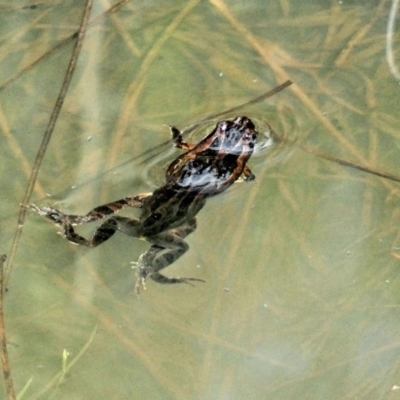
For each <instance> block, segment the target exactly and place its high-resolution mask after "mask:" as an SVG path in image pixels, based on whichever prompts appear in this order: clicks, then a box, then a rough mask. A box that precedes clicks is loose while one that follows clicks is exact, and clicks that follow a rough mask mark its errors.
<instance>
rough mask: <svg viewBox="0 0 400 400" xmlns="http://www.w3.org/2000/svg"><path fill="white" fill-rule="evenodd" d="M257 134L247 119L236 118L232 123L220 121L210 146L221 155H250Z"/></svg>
mask: <svg viewBox="0 0 400 400" xmlns="http://www.w3.org/2000/svg"><path fill="white" fill-rule="evenodd" d="M257 136H258V132H257V131H256V129H255V126H254V124H253V122H252V121H251V120H250V119H249V118H247V117H237V118H235V119H234V120H233V121H221V122H219V123H218V124H217V126H216V128H215V130H214V137H215V140H214V142H213V144H212V146H211V148H212V150H215V151H217V152H219V153H222V154H235V155H240V154H244V153H248V154H251V153H252V152H253V149H254V146H255V144H256V140H257Z"/></svg>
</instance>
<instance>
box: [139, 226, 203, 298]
mask: <svg viewBox="0 0 400 400" xmlns="http://www.w3.org/2000/svg"><path fill="white" fill-rule="evenodd" d="M195 229H196V219H195V218H193V219H192V220H190V221H189V222H188V223H186V224H185V225H183V226H182V227H179V228H178V229H173V230H171V231H168V232H163V233H161V234H158V235H156V236H154V237H148V238H146V239H147V240H148V241H149V242H150V243H153V245H152V246H151V247H150V249H149V250H148V251H146V253H144V254H142V255H141V256H140V257H139V260H138V270H139V273H138V275H139V278H138V280H137V282H136V286H135V289H136V293H138V292H139V289H140V285H143V286H144V282H145V279H146V278H147V277H149V278H151V279H153V280H154V281H156V282H158V283H163V284H173V283H188V284H191V282H192V281H197V282H204V280H203V279H197V278H180V277H173V278H168V277H166V276H165V275H163V274H161V273H160V271H161V270H162V269H164V268H166V267H168V266H169V265H171V264H172V263H174V262H175V261H176V260H177V259H178V258H179V257H181V256H182V255H183V254H184V253H186V251H187V250H188V249H189V245H188V244H187V243H186V242H185V241H184V240H183V238H185V237H186V236H187V235H189V234H190V233H192V232H193V231H194V230H195ZM160 253H161V254H160ZM144 287H145V286H144Z"/></svg>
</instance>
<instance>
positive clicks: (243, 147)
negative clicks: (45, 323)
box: [29, 116, 259, 294]
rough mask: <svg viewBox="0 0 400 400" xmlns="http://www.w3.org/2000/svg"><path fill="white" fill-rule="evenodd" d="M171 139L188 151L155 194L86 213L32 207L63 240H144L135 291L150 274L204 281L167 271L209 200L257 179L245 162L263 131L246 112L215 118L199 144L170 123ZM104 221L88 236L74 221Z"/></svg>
mask: <svg viewBox="0 0 400 400" xmlns="http://www.w3.org/2000/svg"><path fill="white" fill-rule="evenodd" d="M168 127H169V129H170V133H171V138H172V143H173V145H174V146H175V147H177V148H179V149H182V150H184V151H185V152H184V153H183V154H181V155H180V156H178V157H177V158H176V159H175V160H173V161H172V162H171V164H170V165H169V166H168V168H167V169H166V172H165V179H164V184H163V185H161V186H160V187H159V188H157V189H156V190H154V192H152V193H142V194H138V195H135V196H128V197H125V198H123V199H120V200H117V201H113V202H111V203H108V204H103V205H101V206H98V207H95V208H94V209H92V210H91V211H89V212H88V213H87V214H84V215H69V214H64V213H63V212H61V211H60V210H58V209H55V208H52V207H47V206H45V207H39V206H37V205H35V204H31V205H29V208H30V209H31V210H33V211H35V212H36V213H38V214H39V215H41V216H43V217H45V218H46V219H48V220H50V221H52V222H53V223H54V224H56V225H58V226H59V227H61V229H62V235H63V236H64V238H65V239H67V240H68V241H69V242H71V243H73V244H75V245H81V246H86V247H92V248H93V247H97V246H99V245H100V244H102V243H104V242H105V241H107V240H108V239H110V238H111V237H112V236H113V235H114V234H115V233H116V232H122V233H124V234H126V235H129V236H132V237H136V238H140V239H144V240H146V241H147V242H149V244H150V248H149V249H148V250H147V251H146V252H145V253H143V254H142V255H141V256H140V257H139V259H138V261H137V263H136V266H137V275H138V279H137V281H136V284H135V291H136V293H137V294H139V291H140V288H141V287H143V288H144V289H145V288H146V283H145V282H146V279H147V278H151V279H152V280H153V281H155V282H157V283H160V284H177V283H187V284H190V285H193V282H204V280H203V279H199V278H185V277H167V276H166V275H164V274H163V273H162V272H163V270H164V269H165V268H166V267H168V266H170V265H171V264H173V263H174V262H175V261H177V260H178V259H179V258H180V257H181V256H182V255H183V254H185V253H186V252H187V251H188V249H189V245H188V243H187V242H186V240H185V239H186V237H187V236H188V235H190V234H191V233H192V232H194V231H195V230H196V227H197V214H198V212H199V211H200V210H201V209H202V208H203V207H204V205H205V203H206V200H207V199H208V198H210V197H213V196H216V195H218V194H220V193H222V192H224V191H225V190H226V189H228V188H229V187H230V186H232V184H233V183H235V182H236V181H238V180H239V179H240V178H242V179H243V180H244V181H253V180H254V179H255V175H254V174H253V173H252V172H251V170H250V168H249V167H248V166H247V161H248V160H249V158H250V157H251V156H252V154H253V152H254V149H255V145H256V142H257V137H258V136H259V133H258V131H257V129H256V127H255V125H254V123H253V122H252V121H251V119H250V118H248V117H246V116H241V117H236V118H234V119H227V120H223V121H219V122H217V124H216V126H215V128H214V129H213V130H212V132H211V133H209V134H208V135H207V136H205V137H204V138H203V139H202V140H200V142H198V143H197V144H194V143H190V142H186V141H185V140H184V138H183V133H182V132H181V131H180V130H179V129H178V128H177V127H176V126H168ZM127 207H134V208H138V209H140V215H139V217H138V218H131V217H124V216H120V215H116V214H117V213H118V212H119V211H121V210H122V209H124V208H127ZM99 220H104V221H103V222H102V223H101V224H100V225H99V226H98V227H97V228H96V229H95V231H94V233H93V235H92V237H91V238H90V239H87V238H85V237H83V236H81V235H80V234H79V233H77V232H76V231H75V229H74V227H75V226H77V225H81V224H85V223H89V222H94V221H99Z"/></svg>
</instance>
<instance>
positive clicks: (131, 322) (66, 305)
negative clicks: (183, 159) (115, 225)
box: [0, 0, 400, 399]
mask: <svg viewBox="0 0 400 400" xmlns="http://www.w3.org/2000/svg"><path fill="white" fill-rule="evenodd" d="M391 6H392V4H391V2H387V1H380V2H370V3H368V4H355V3H354V2H353V3H349V2H332V3H331V2H330V3H323V2H313V1H308V2H302V3H301V4H300V3H296V2H293V1H292V2H290V1H280V2H261V1H260V2H252V3H246V4H245V3H242V2H241V3H240V2H235V1H233V2H232V1H231V2H229V3H227V2H224V1H222V0H212V1H210V2H201V1H199V0H191V1H188V2H184V1H182V2H181V1H178V0H170V1H164V2H162V4H161V3H160V2H159V4H158V3H157V4H154V5H153V4H150V3H149V4H148V3H146V5H143V4H133V3H132V2H127V3H126V4H123V3H121V7H120V8H119V9H118V10H116V11H115V12H114V13H112V14H110V15H108V16H106V17H104V18H102V19H99V20H96V22H95V23H94V24H93V25H92V26H91V28H90V29H89V32H88V35H87V38H86V39H85V43H84V49H83V53H82V55H81V57H80V59H79V63H78V67H77V71H76V75H75V77H74V84H73V87H72V88H71V90H70V91H69V93H68V96H67V99H66V103H65V105H64V107H63V110H62V113H61V115H60V117H59V119H58V121H57V125H56V131H55V133H54V136H53V137H52V140H51V142H50V145H49V147H48V149H47V153H46V156H45V159H44V162H43V164H42V166H41V172H40V176H39V180H38V182H37V184H36V186H35V192H34V197H33V198H32V202H35V203H40V205H45V204H50V205H53V206H56V207H59V208H62V209H63V211H65V212H69V213H77V214H82V213H85V212H87V211H89V210H90V209H91V208H93V207H94V206H96V205H98V204H103V203H106V202H109V201H112V200H116V199H118V198H122V197H124V196H128V195H134V194H138V193H142V192H148V191H152V190H153V189H154V187H155V186H158V185H159V184H160V183H161V182H162V180H163V175H164V170H165V166H166V165H168V164H169V163H170V162H171V160H172V159H173V158H175V157H176V155H177V154H178V153H177V152H178V150H176V149H171V145H170V142H169V133H168V129H167V128H165V127H163V124H169V125H176V126H177V127H179V128H181V129H183V128H184V127H185V126H190V125H192V124H195V123H196V122H198V121H201V120H202V119H203V118H205V117H207V116H209V115H214V114H216V113H218V112H221V111H222V110H226V109H230V108H231V107H233V106H235V105H237V104H241V103H244V102H246V101H248V100H250V99H252V98H255V97H257V96H259V95H260V94H262V93H264V92H266V91H267V90H269V89H270V88H272V87H274V86H275V85H277V84H279V83H281V82H283V81H285V80H286V79H291V80H292V81H293V82H294V84H293V85H292V86H291V87H290V88H288V89H286V90H284V91H283V92H281V93H279V94H277V95H275V96H273V97H271V98H269V99H268V100H267V101H264V102H260V103H257V104H253V105H250V106H248V107H245V108H244V109H243V110H240V111H238V112H237V114H236V113H235V115H227V116H224V117H223V118H231V117H233V116H236V115H247V116H248V117H250V118H251V119H252V120H254V121H255V123H256V125H257V127H258V129H259V130H260V131H261V132H268V131H269V128H268V125H267V124H269V125H270V126H271V127H272V128H273V130H274V131H275V132H276V134H277V135H279V137H280V138H284V139H285V140H282V141H280V142H277V141H276V140H275V141H274V143H273V145H272V146H271V147H269V146H266V144H267V143H269V139H268V138H267V137H263V138H262V140H261V141H260V143H259V146H260V147H259V149H261V150H260V151H258V152H257V153H256V154H255V155H254V156H253V157H252V158H251V160H250V163H249V165H250V168H251V170H252V171H253V172H254V174H255V175H256V180H255V182H243V183H240V184H237V185H234V187H233V188H231V189H230V190H229V191H227V192H226V193H224V194H223V195H221V196H218V197H216V198H214V199H211V200H210V201H209V202H208V203H207V205H206V206H205V207H204V209H203V210H202V212H201V213H199V218H198V229H197V230H196V232H195V233H193V234H192V235H191V236H189V238H188V242H189V244H190V250H189V251H188V252H187V253H186V254H185V256H184V257H182V258H181V259H180V260H179V262H177V263H176V264H174V266H171V268H169V269H170V271H168V272H170V274H171V275H182V276H191V275H192V273H193V272H195V275H196V276H200V277H201V278H203V279H205V280H206V283H205V284H203V285H197V286H196V287H195V288H193V287H190V286H188V285H185V286H184V287H182V286H179V287H172V288H171V287H163V286H162V287H160V285H152V284H151V283H149V284H148V289H147V291H146V292H144V293H142V294H141V297H140V298H137V297H135V296H134V294H133V286H134V282H135V278H136V277H135V271H134V270H132V269H131V268H130V264H129V262H130V261H133V260H136V259H137V257H138V256H139V255H140V254H142V253H143V252H144V251H146V250H147V248H148V244H147V243H145V242H143V241H139V240H133V239H132V238H130V237H126V236H125V235H118V234H117V235H115V237H114V238H113V239H111V240H110V241H108V242H107V243H106V244H103V245H102V246H99V247H98V248H96V249H82V248H80V247H76V246H72V245H71V244H69V243H67V242H66V241H65V240H63V239H62V238H60V237H59V235H57V234H56V230H55V229H54V227H53V226H51V225H50V224H48V223H46V221H42V220H41V219H38V218H37V217H36V216H34V215H31V214H30V215H29V216H28V219H27V222H26V224H25V227H24V232H23V236H22V239H21V243H20V247H19V250H18V253H17V258H16V260H15V268H14V270H13V274H12V276H11V280H10V283H9V291H8V292H7V293H6V295H5V302H6V304H5V315H6V327H7V334H8V343H9V353H10V358H11V365H12V374H13V378H14V384H15V386H16V391H17V392H19V391H21V390H22V388H23V387H24V385H25V384H26V383H27V382H29V380H30V378H32V381H31V383H30V384H29V387H28V389H27V392H26V393H25V395H24V397H23V398H35V397H34V396H35V393H39V392H41V391H42V390H46V395H47V394H49V395H50V396H53V397H54V398H59V399H64V398H65V399H71V398H87V399H90V398H104V397H107V398H108V397H109V398H150V397H151V398H163V399H168V398H171V399H172V398H174V399H176V398H182V399H187V398H204V399H209V398H228V397H229V398H235V399H242V398H265V396H267V397H268V398H274V399H290V398H296V399H297V398H303V397H304V393H307V396H308V397H310V398H316V399H319V398H321V399H343V398H345V399H354V398H362V399H376V398H396V396H397V395H398V393H399V392H398V388H399V387H400V376H399V365H398V360H399V350H398V349H399V346H398V332H399V325H400V321H399V316H398V308H399V294H398V293H399V290H398V288H399V284H400V277H399V273H398V263H399V259H398V253H399V251H398V248H399V246H400V244H399V240H400V238H399V233H398V232H399V230H398V223H397V221H398V220H399V217H400V215H399V210H400V208H399V207H398V197H399V189H398V184H397V183H394V182H390V181H388V180H385V179H382V178H378V177H376V176H373V175H371V174H366V173H364V172H361V171H358V170H355V169H354V168H348V167H345V166H343V165H339V164H338V163H333V162H331V161H329V160H326V159H325V160H323V159H321V158H318V157H315V156H314V155H312V154H309V153H306V152H304V151H301V148H303V147H302V146H308V147H309V148H312V149H317V150H318V151H321V152H324V153H325V154H330V155H332V156H334V157H339V158H341V159H344V160H348V161H350V162H353V163H356V164H360V165H364V166H367V167H369V168H374V169H376V170H379V171H385V172H387V173H391V174H393V175H395V176H397V175H400V172H399V168H398V151H399V146H398V132H399V126H400V121H399V118H398V104H399V100H398V96H399V93H398V85H397V82H396V81H395V80H394V77H393V76H392V74H391V72H390V70H389V68H388V66H387V62H386V57H385V56H386V53H385V45H386V43H385V37H384V36H383V34H382V33H383V31H382V27H383V26H386V25H387V22H388V15H389V9H390V7H391ZM103 7H107V6H106V5H105V3H104V4H103V3H102V2H99V3H96V5H95V9H94V11H93V18H95V17H96V16H98V15H100V14H101V13H102V12H103V11H104V10H105V9H103ZM5 11H6V12H4V13H3V14H2V17H1V18H3V20H5V19H7V24H0V31H1V32H2V34H3V38H4V39H5V40H4V41H3V42H2V44H1V48H2V51H1V54H3V60H2V70H1V78H0V80H1V81H0V88H1V91H0V100H1V102H0V129H1V132H2V134H3V136H4V139H5V140H4V146H2V148H1V150H0V151H1V152H2V159H3V160H6V161H7V162H4V163H2V165H0V168H1V174H2V178H3V180H2V183H3V186H2V187H3V190H2V192H1V193H0V196H1V201H0V211H1V214H0V215H1V221H2V238H3V240H2V243H3V245H4V247H3V250H2V252H1V253H7V252H8V251H9V250H8V249H9V248H10V243H11V239H12V237H13V233H14V230H15V226H16V220H17V219H16V218H17V212H18V204H19V202H20V201H21V199H22V196H23V193H24V190H25V185H26V182H27V176H29V173H30V169H31V165H32V160H34V158H35V156H36V152H37V149H38V147H39V144H40V142H41V140H42V134H43V132H44V130H45V127H46V125H47V122H48V120H49V113H50V110H51V109H52V107H53V105H54V101H55V99H56V96H57V93H58V90H59V87H60V85H61V82H62V79H63V76H64V72H65V66H66V65H67V63H68V61H69V57H70V53H71V47H72V41H71V40H69V41H68V40H67V41H66V42H65V43H66V45H64V46H61V47H60V48H59V49H58V50H56V51H55V52H54V53H53V54H52V55H51V56H49V57H45V58H43V60H42V61H40V62H38V64H36V65H35V66H34V67H30V65H31V64H32V63H33V62H34V61H35V60H36V59H38V58H39V57H41V56H42V55H43V54H45V53H46V52H48V51H49V50H51V49H52V48H53V47H54V46H55V45H57V44H58V43H60V42H62V40H64V39H65V38H67V37H72V35H73V33H74V32H75V31H76V29H77V26H78V24H79V21H80V16H81V13H82V4H76V2H68V1H67V2H53V3H52V4H50V5H43V4H37V6H36V7H35V8H18V7H17V8H9V9H7V10H5ZM99 37H100V38H101V41H100V42H99ZM392 39H393V40H392V47H393V48H394V51H395V50H396V48H397V47H398V43H397V42H396V35H394V36H393V37H392ZM99 43H101V45H99ZM93 66H95V67H96V68H93ZM21 71H24V72H23V73H21V74H20V75H18V74H19V73H20V72H21ZM93 71H96V72H95V75H96V76H93V73H94V72H93ZM13 77H15V79H13ZM10 79H11V81H10ZM5 82H11V83H7V85H4V83H5ZM93 82H96V85H95V87H93V85H90V83H93ZM88 84H89V86H88ZM93 88H94V89H96V91H94V90H93ZM91 97H93V99H92V100H93V101H92V104H91V105H93V104H96V107H95V111H96V112H95V114H96V115H93V114H92V111H91V110H93V107H90V104H89V105H88V104H87V103H88V102H90V98H91ZM94 102H96V103H94ZM214 125H215V121H209V122H207V123H204V124H201V125H199V126H198V127H197V128H196V130H194V131H193V132H191V134H190V136H189V138H190V140H191V141H194V142H197V141H198V140H199V139H200V138H202V137H203V136H204V135H205V134H206V133H207V132H209V131H210V129H212V128H213V126H214ZM88 136H90V137H91V140H90V141H87V138H88ZM288 141H289V142H291V143H288ZM10 171H12V173H10ZM72 187H73V189H72ZM48 195H51V196H52V197H49V196H48ZM93 230H94V227H88V232H85V233H87V234H90V232H93ZM95 326H97V331H96V333H95V335H94V337H93V339H91V334H92V332H94V329H95ZM64 349H67V351H68V352H69V354H70V355H69V356H68V357H67V360H66V361H65V360H64V364H65V363H66V364H67V365H71V367H70V368H69V369H68V373H66V374H64V375H63V374H61V375H59V374H60V372H62V371H63V367H62V366H63V358H62V357H63V350H64ZM74 360H75V361H76V362H74ZM69 363H70V364H69ZM64 370H65V369H64Z"/></svg>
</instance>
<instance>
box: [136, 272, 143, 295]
mask: <svg viewBox="0 0 400 400" xmlns="http://www.w3.org/2000/svg"><path fill="white" fill-rule="evenodd" d="M140 288H143V290H146V278H144V277H143V276H139V278H137V280H136V283H135V293H136V294H137V295H138V296H139V294H140Z"/></svg>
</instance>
